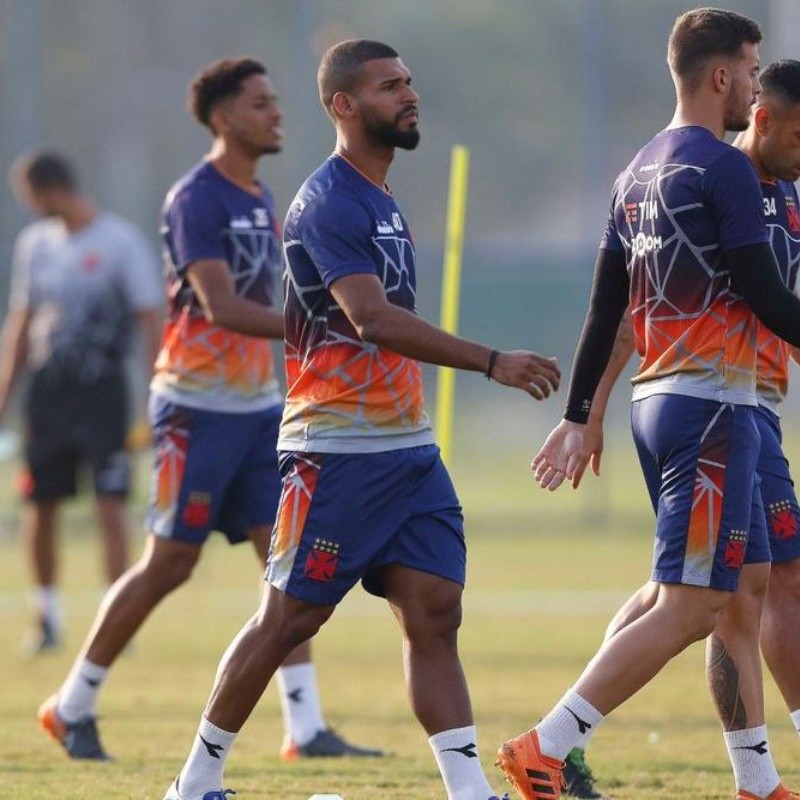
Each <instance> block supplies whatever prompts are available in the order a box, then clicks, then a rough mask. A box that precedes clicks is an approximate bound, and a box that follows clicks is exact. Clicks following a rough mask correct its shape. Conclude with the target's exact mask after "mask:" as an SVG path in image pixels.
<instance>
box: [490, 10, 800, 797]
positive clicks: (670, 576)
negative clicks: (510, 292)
mask: <svg viewBox="0 0 800 800" xmlns="http://www.w3.org/2000/svg"><path fill="white" fill-rule="evenodd" d="M760 40H761V33H760V30H759V28H758V26H757V25H756V23H755V22H753V21H752V20H750V19H748V18H747V17H743V16H741V15H739V14H735V13H732V12H728V11H723V10H720V9H696V10H694V11H690V12H687V13H686V14H683V15H682V16H680V17H679V18H678V19H677V20H676V23H675V26H674V28H673V30H672V33H671V35H670V41H669V56H668V61H669V65H670V71H671V73H672V76H673V79H674V82H675V86H676V91H677V108H676V112H675V115H674V117H673V119H672V121H671V123H670V125H669V126H668V127H667V129H666V130H664V131H661V132H660V133H658V134H657V135H656V136H655V137H654V138H653V139H652V140H651V141H650V142H649V143H648V144H647V145H645V147H644V148H643V149H642V150H640V151H639V153H638V154H637V156H636V157H635V158H634V159H633V161H632V162H631V164H630V165H629V166H628V167H627V168H626V169H625V170H624V171H623V172H622V173H621V174H620V176H619V178H618V179H617V181H616V183H615V185H614V190H613V194H612V203H611V213H610V216H609V222H608V227H607V230H606V233H605V236H604V237H603V241H602V243H601V247H600V251H599V254H598V259H597V266H596V270H595V283H594V287H593V291H592V300H591V303H590V309H589V313H588V315H587V320H586V323H585V325H584V330H583V333H582V335H581V340H580V342H579V345H578V350H577V353H576V357H575V364H574V367H573V374H572V381H571V386H570V393H569V398H568V401H567V408H566V413H565V418H564V420H562V422H561V423H560V424H559V425H558V426H557V427H556V428H555V429H554V430H553V431H552V432H551V434H550V436H549V437H548V438H547V441H546V442H545V444H544V446H543V447H542V449H541V450H540V452H539V453H538V454H537V456H536V458H535V459H534V463H533V468H534V470H535V474H536V478H537V481H538V482H539V483H540V485H542V486H543V487H545V488H557V487H558V485H560V484H561V482H563V480H565V479H569V480H574V479H575V476H576V469H577V468H578V467H579V466H580V465H582V464H584V463H585V459H586V453H587V452H591V443H590V442H588V441H587V440H586V422H587V419H588V417H589V414H590V411H591V406H592V399H593V397H594V395H595V390H596V388H597V385H598V381H599V379H600V377H601V375H602V373H603V370H604V369H605V367H606V364H607V362H608V360H609V355H610V353H611V350H612V346H613V343H614V338H615V333H616V331H617V328H618V326H619V323H620V320H621V318H622V315H623V312H624V310H625V308H626V306H627V305H628V304H629V303H630V306H631V309H632V317H633V327H634V332H635V336H636V344H637V349H638V350H639V353H640V354H641V356H642V363H641V366H640V369H639V373H638V374H637V376H636V378H635V379H634V383H635V388H634V403H633V409H632V424H633V433H634V439H635V441H636V445H637V450H638V452H639V457H640V460H641V463H642V467H643V471H644V474H645V479H646V482H647V485H648V489H649V491H650V495H651V498H652V500H653V505H654V507H656V509H657V526H656V547H655V553H654V565H653V573H652V579H653V580H654V581H656V582H658V584H659V599H658V602H657V603H656V604H655V605H654V606H653V608H651V609H649V610H648V611H647V612H646V613H644V614H642V615H641V616H640V617H639V618H638V619H637V620H636V621H634V622H632V623H631V624H630V625H628V626H626V627H625V628H623V629H622V630H620V631H618V632H617V633H616V634H615V635H613V636H611V637H610V638H609V639H607V640H606V641H605V642H604V643H603V645H602V647H601V648H600V650H599V651H598V653H597V654H596V656H595V657H594V659H593V660H592V661H591V662H590V664H589V665H588V666H587V667H586V669H585V670H584V672H583V674H582V675H581V676H580V678H579V679H578V681H577V683H576V684H575V685H574V687H573V688H572V689H570V690H569V691H568V692H567V693H566V695H565V696H564V697H563V698H562V699H561V700H560V701H559V702H558V704H557V705H556V706H555V707H554V708H553V710H552V711H551V712H550V713H549V714H548V715H547V716H546V717H545V718H544V719H543V720H542V722H540V723H539V724H538V725H537V726H536V727H535V728H534V729H532V730H530V731H528V732H526V733H523V734H522V735H520V736H518V737H517V738H516V739H513V740H511V741H509V742H506V743H505V744H504V745H502V746H501V748H500V752H499V761H498V763H499V765H500V767H501V768H502V769H503V771H504V772H505V773H506V775H507V776H508V778H509V780H510V781H511V782H512V784H513V785H514V786H515V787H516V789H517V790H518V791H519V793H520V794H521V795H522V796H523V797H524V798H528V800H537V799H540V798H544V797H548V798H553V797H555V798H557V797H559V796H560V794H561V780H562V768H563V759H564V757H565V756H566V755H567V753H569V751H570V750H571V749H572V748H573V747H576V746H579V747H585V745H586V743H587V742H588V740H589V738H590V736H591V735H592V734H593V733H594V732H595V731H596V730H597V728H598V726H599V725H600V723H601V722H602V720H603V719H604V717H605V716H606V715H607V714H609V713H610V712H611V711H613V710H614V709H615V708H616V707H617V706H619V705H620V704H621V703H623V702H624V701H625V700H627V699H628V698H629V697H631V695H633V694H634V693H635V692H636V691H638V690H639V689H640V688H641V687H642V686H644V685H645V684H646V683H648V682H649V681H650V680H651V679H652V678H653V677H654V676H655V675H656V674H657V673H658V672H659V671H660V670H661V668H662V667H663V666H664V665H665V664H666V663H667V661H669V660H670V659H671V658H672V657H673V656H675V655H677V654H678V653H679V652H681V651H682V650H683V649H684V648H686V647H687V646H688V645H689V644H691V643H692V642H694V641H697V640H700V639H703V638H705V637H706V636H708V635H709V634H711V633H712V631H713V634H714V635H713V637H712V642H711V647H710V650H711V655H712V662H711V663H710V664H709V675H710V677H711V683H712V693H713V695H714V699H715V702H716V703H717V707H718V711H719V713H720V716H721V718H722V719H723V724H724V726H725V731H726V737H725V738H726V744H727V746H728V750H729V754H730V757H731V761H732V763H733V765H734V773H735V778H736V784H737V797H738V798H739V800H753V799H754V798H755V799H759V798H769V800H785V799H786V798H798V797H800V795H795V794H793V793H791V792H789V791H788V790H787V789H785V788H784V787H783V786H782V785H781V783H780V778H779V776H778V773H777V771H776V770H775V766H774V763H773V761H772V757H771V753H770V750H769V747H768V743H767V736H766V728H765V727H764V717H763V696H762V685H761V673H760V662H759V652H758V615H757V613H756V614H752V613H751V614H749V615H748V616H747V617H746V618H744V619H738V620H737V619H736V618H735V617H734V615H732V614H728V615H727V616H726V613H725V609H726V606H728V604H729V602H730V600H731V597H732V596H733V595H734V593H735V592H736V591H737V587H738V584H739V577H740V574H742V573H749V579H750V580H751V581H752V582H753V583H754V584H758V583H760V584H761V585H762V586H763V587H764V588H765V587H766V580H767V577H768V574H769V546H768V540H767V533H766V530H765V526H764V520H763V510H762V507H761V499H760V495H759V493H758V490H757V487H756V474H755V472H756V461H757V458H758V452H759V437H758V432H757V429H756V423H755V412H754V410H755V407H756V406H757V399H756V391H755V363H756V337H757V333H758V320H757V319H756V316H755V315H757V316H758V318H760V319H761V320H762V321H763V322H764V323H765V324H766V325H767V326H768V327H769V328H770V329H771V330H772V331H773V332H774V333H776V334H777V335H779V336H781V337H782V338H784V339H787V340H788V341H790V342H791V343H793V344H795V345H797V344H800V300H798V298H797V297H796V296H795V295H794V294H792V292H790V291H789V290H788V289H787V288H786V285H785V284H784V283H783V281H782V280H781V277H780V275H779V273H778V270H777V267H776V264H775V258H774V256H773V254H772V250H771V249H770V246H769V237H768V233H767V229H766V225H765V223H764V214H763V201H762V197H761V192H760V189H759V185H758V180H757V178H756V175H755V171H754V169H753V166H752V164H751V163H750V160H749V159H748V158H747V156H746V155H745V154H744V153H742V152H741V151H740V150H737V149H736V148H734V147H732V146H730V145H728V144H726V143H725V142H723V141H722V140H721V137H722V136H723V134H724V132H725V130H737V131H740V130H744V129H745V128H746V127H747V125H748V120H749V109H750V106H751V105H752V103H753V101H754V100H755V97H756V95H757V94H758V92H759V90H760V85H759V82H758V71H759V63H758V47H757V46H758V43H759V42H760ZM734 287H735V290H734ZM748 306H749V308H748ZM751 309H752V311H753V312H755V315H754V314H753V313H751ZM745 561H747V562H748V563H747V564H746V566H744V568H743V565H744V564H745ZM737 623H738V624H737Z"/></svg>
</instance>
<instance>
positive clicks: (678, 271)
mask: <svg viewBox="0 0 800 800" xmlns="http://www.w3.org/2000/svg"><path fill="white" fill-rule="evenodd" d="M765 241H766V227H765V225H764V220H763V215H762V214H761V200H760V191H759V190H758V182H757V180H756V176H755V171H754V169H753V167H752V164H751V163H750V160H749V159H748V158H747V156H746V155H744V154H743V153H741V152H740V151H738V150H736V149H735V148H734V147H732V146H731V145H728V144H726V143H725V142H723V141H721V140H719V139H717V138H716V137H715V136H714V135H713V134H712V133H711V132H710V131H709V130H707V129H705V128H702V127H695V126H688V127H683V128H677V129H671V130H664V131H661V132H660V133H658V134H657V135H656V136H655V137H653V139H652V140H651V141H650V142H649V143H648V144H647V145H646V146H645V147H643V148H642V149H641V150H640V151H639V153H638V154H637V155H636V157H635V158H634V159H633V161H632V162H631V163H630V164H629V166H628V167H627V168H626V169H625V170H623V171H622V173H621V174H620V176H619V177H618V179H617V181H616V183H615V185H614V192H613V199H612V208H611V214H610V218H609V226H608V229H607V231H606V235H605V237H604V241H603V245H602V246H604V247H607V248H609V249H615V250H622V251H623V252H624V254H625V258H626V261H627V265H628V270H629V274H630V279H631V310H632V315H633V324H634V331H635V335H636V344H637V349H638V351H639V354H640V355H641V356H642V363H641V366H640V370H639V373H638V375H637V376H636V378H635V379H634V384H635V389H634V399H639V398H642V397H646V396H648V395H650V394H660V393H677V394H687V395H691V396H695V397H706V398H709V399H715V400H719V401H721V402H733V403H744V404H748V405H753V404H755V378H754V371H755V356H756V335H757V330H758V325H757V321H756V320H755V318H754V317H753V315H752V313H751V312H750V310H749V308H748V307H747V305H746V304H745V303H744V301H743V300H742V299H741V298H740V297H739V296H738V295H736V293H735V292H734V291H733V290H732V287H731V281H730V274H729V272H728V270H727V268H726V265H725V259H724V251H726V250H732V249H735V248H738V247H742V246H745V245H748V244H755V243H757V242H765Z"/></svg>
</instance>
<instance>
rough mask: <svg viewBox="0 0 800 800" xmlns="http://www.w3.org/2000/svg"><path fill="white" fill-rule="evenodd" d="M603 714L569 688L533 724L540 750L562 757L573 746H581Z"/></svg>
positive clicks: (554, 756) (582, 746) (563, 757)
mask: <svg viewBox="0 0 800 800" xmlns="http://www.w3.org/2000/svg"><path fill="white" fill-rule="evenodd" d="M602 721H603V715H602V714H601V713H600V712H599V711H598V710H597V709H596V708H595V707H594V706H593V705H592V704H591V703H589V702H588V701H587V700H584V699H583V698H582V697H581V696H580V695H579V694H578V693H577V692H576V691H574V690H573V689H570V690H569V691H568V692H567V693H566V694H565V695H564V696H563V697H562V698H561V700H559V701H558V703H557V704H556V706H555V707H554V708H553V710H552V711H551V712H550V713H549V714H548V715H547V716H546V717H545V718H544V719H543V720H542V721H541V722H540V723H539V724H538V725H537V726H536V732H537V733H538V734H539V745H540V747H541V748H542V753H543V754H544V755H546V756H550V757H551V758H557V759H558V760H559V761H563V760H564V759H565V758H566V756H567V753H569V751H570V750H572V748H573V747H580V748H581V749H583V750H585V749H586V745H587V744H588V743H589V739H591V737H592V734H593V733H594V732H595V731H596V730H597V726H598V725H599V724H600V723H601V722H602Z"/></svg>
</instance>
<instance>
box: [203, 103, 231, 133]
mask: <svg viewBox="0 0 800 800" xmlns="http://www.w3.org/2000/svg"><path fill="white" fill-rule="evenodd" d="M208 121H209V122H210V123H211V130H212V131H214V135H215V136H219V135H220V134H221V133H227V132H228V131H229V130H230V127H231V123H230V115H229V114H228V109H227V107H226V106H225V104H224V103H218V104H217V105H216V106H214V108H213V109H212V110H211V113H210V114H209V115H208Z"/></svg>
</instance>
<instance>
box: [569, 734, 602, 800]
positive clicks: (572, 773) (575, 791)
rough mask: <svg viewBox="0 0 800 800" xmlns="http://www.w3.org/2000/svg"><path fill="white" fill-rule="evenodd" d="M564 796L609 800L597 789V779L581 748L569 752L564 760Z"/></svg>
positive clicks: (586, 799)
mask: <svg viewBox="0 0 800 800" xmlns="http://www.w3.org/2000/svg"><path fill="white" fill-rule="evenodd" d="M562 774H563V775H564V787H565V788H564V795H565V797H579V798H583V800H609V798H608V797H607V796H606V795H604V794H601V793H600V792H598V791H597V789H596V788H595V785H594V784H595V778H594V775H593V774H592V770H591V769H589V765H588V764H587V763H586V755H585V753H584V751H583V750H581V749H580V748H579V747H574V748H573V749H572V750H570V751H569V753H568V754H567V757H566V758H565V759H564V770H563V773H562Z"/></svg>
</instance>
